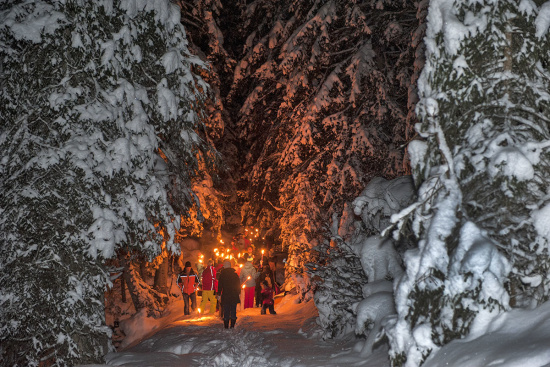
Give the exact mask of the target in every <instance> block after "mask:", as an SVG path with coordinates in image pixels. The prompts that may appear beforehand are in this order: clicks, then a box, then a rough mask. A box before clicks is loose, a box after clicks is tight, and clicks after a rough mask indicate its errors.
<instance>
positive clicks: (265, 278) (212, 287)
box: [177, 247, 278, 329]
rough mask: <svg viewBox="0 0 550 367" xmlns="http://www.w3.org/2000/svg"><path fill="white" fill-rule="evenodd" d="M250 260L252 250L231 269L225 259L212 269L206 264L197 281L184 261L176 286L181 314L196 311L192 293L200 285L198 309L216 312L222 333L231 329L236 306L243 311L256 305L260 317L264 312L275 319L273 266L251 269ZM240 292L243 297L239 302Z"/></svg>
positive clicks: (211, 265)
mask: <svg viewBox="0 0 550 367" xmlns="http://www.w3.org/2000/svg"><path fill="white" fill-rule="evenodd" d="M239 260H241V259H239ZM254 260H255V256H254V254H253V249H252V247H249V248H248V249H247V253H246V254H245V256H243V257H242V260H241V264H236V266H234V264H235V262H234V261H232V260H229V259H226V260H225V261H223V262H219V263H218V264H217V266H214V262H213V260H209V261H208V266H207V267H206V268H205V269H204V270H203V271H202V274H201V276H200V277H199V274H197V273H196V272H195V271H194V270H193V268H192V267H191V262H189V261H187V262H186V263H185V266H184V269H183V271H182V272H181V273H180V274H179V275H178V279H177V285H178V287H179V288H180V290H181V292H182V295H183V300H184V314H185V315H189V314H190V311H189V309H190V307H191V310H192V311H194V310H195V309H196V305H197V295H196V291H197V288H198V285H199V282H200V281H202V301H201V304H200V307H199V308H200V310H203V311H204V310H205V308H206V304H207V303H210V313H211V314H214V313H215V312H216V310H217V309H219V310H220V315H221V316H222V318H223V322H224V327H225V328H226V329H227V328H234V327H235V323H236V321H237V305H238V304H239V303H241V304H242V308H243V309H246V308H251V307H254V305H256V307H261V314H262V315H264V314H266V311H267V310H269V313H270V314H273V315H275V314H276V312H275V308H274V304H275V302H274V295H275V294H276V293H277V289H278V285H277V283H276V282H275V274H274V272H273V270H272V269H271V268H272V267H274V265H273V264H274V263H273V262H271V263H272V265H271V266H270V264H269V262H265V263H264V264H261V263H260V266H261V265H263V266H261V267H260V266H254V263H255V262H254ZM257 264H258V263H257ZM199 278H201V279H199ZM241 291H242V292H243V293H244V295H243V297H242V298H243V300H242V301H241ZM218 300H219V303H218Z"/></svg>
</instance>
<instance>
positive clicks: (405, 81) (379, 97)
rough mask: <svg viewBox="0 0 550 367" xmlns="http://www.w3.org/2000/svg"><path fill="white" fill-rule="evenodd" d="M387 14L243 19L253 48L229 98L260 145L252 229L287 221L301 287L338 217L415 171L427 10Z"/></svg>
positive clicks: (291, 4)
mask: <svg viewBox="0 0 550 367" xmlns="http://www.w3.org/2000/svg"><path fill="white" fill-rule="evenodd" d="M377 4H378V5H380V7H378V8H376V6H375V5H374V4H371V3H370V2H368V3H367V2H364V3H363V2H359V3H354V4H352V5H350V3H349V2H347V1H336V0H329V1H316V2H313V1H291V0H289V1H283V2H279V3H278V4H277V6H275V5H274V4H273V2H267V1H260V2H254V3H253V4H250V6H248V7H247V8H246V10H245V13H244V14H245V16H246V19H247V23H246V24H248V25H249V28H247V29H250V31H247V32H246V33H247V34H249V37H248V39H247V42H246V44H245V54H244V55H243V57H242V58H241V59H240V61H239V62H238V63H237V67H236V70H235V80H234V86H233V89H232V93H231V94H230V98H231V101H232V102H233V103H241V104H240V105H241V108H240V119H239V122H238V126H239V129H240V131H242V133H243V135H246V136H247V137H248V136H252V137H254V141H252V142H251V143H249V145H250V154H249V156H248V158H247V161H246V165H247V167H248V168H247V172H249V173H248V175H247V177H246V179H247V180H248V185H249V186H248V198H247V199H248V204H249V205H248V206H247V208H246V213H245V215H244V217H245V219H247V218H252V219H253V220H258V221H259V222H262V221H263V218H264V217H268V213H269V212H274V211H277V210H279V212H278V213H277V217H279V218H280V221H279V223H280V231H281V239H282V241H283V244H284V246H285V247H286V248H288V250H289V253H290V256H291V258H290V261H289V262H288V263H287V264H288V267H287V274H289V275H291V274H293V273H294V274H295V275H292V276H293V278H294V282H295V283H297V284H299V287H301V284H305V285H307V284H309V283H308V280H307V279H304V278H303V276H305V273H304V272H303V270H304V268H303V264H304V263H307V262H308V261H309V260H308V258H307V257H308V253H309V250H310V249H311V247H312V246H315V245H316V244H318V243H319V239H320V238H322V237H319V238H316V237H315V236H317V235H321V232H322V231H323V228H324V224H323V223H327V222H328V221H330V218H331V215H332V213H333V212H340V211H341V210H342V208H343V205H344V203H345V202H346V201H348V202H351V200H353V199H354V198H355V197H356V196H357V195H358V194H359V193H360V190H361V189H362V188H363V187H364V186H365V184H366V182H368V180H369V179H370V178H372V177H373V176H375V175H384V176H387V177H391V176H394V175H399V174H403V173H405V172H407V169H408V168H407V164H406V159H405V157H404V150H403V149H400V147H401V146H402V145H403V144H404V143H405V142H406V141H407V140H408V138H409V133H410V131H409V127H410V125H409V122H410V120H409V119H410V118H412V117H411V116H412V114H409V112H410V111H411V110H410V109H411V108H413V107H414V103H415V102H416V97H415V95H416V94H415V93H414V87H411V80H412V79H413V78H414V75H415V74H414V73H415V65H414V61H415V59H416V58H417V56H416V55H415V50H416V48H415V47H420V43H419V42H418V39H419V38H418V37H416V36H417V35H418V32H417V33H415V32H416V31H417V30H418V27H419V20H418V19H417V17H416V12H417V4H412V3H403V2H391V1H388V2H384V3H381V2H379V3H377ZM261 12H263V13H267V14H270V16H259V14H260V13H261ZM420 33H421V31H420ZM413 37H416V38H414V41H413ZM413 42H416V43H415V47H410V45H411V44H412V43H413ZM420 58H421V57H420ZM279 223H273V224H272V226H271V227H274V226H277V225H279ZM295 254H296V255H297V256H298V258H296V259H293V258H292V257H293V256H294V255H295ZM299 278H302V279H299ZM289 284H292V283H291V282H290V279H289Z"/></svg>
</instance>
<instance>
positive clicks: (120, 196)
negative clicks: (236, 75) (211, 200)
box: [0, 0, 206, 366]
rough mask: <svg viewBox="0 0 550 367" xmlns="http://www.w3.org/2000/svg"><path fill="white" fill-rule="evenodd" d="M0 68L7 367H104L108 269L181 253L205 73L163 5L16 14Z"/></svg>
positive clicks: (7, 19)
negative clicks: (127, 258) (131, 255)
mask: <svg viewBox="0 0 550 367" xmlns="http://www.w3.org/2000/svg"><path fill="white" fill-rule="evenodd" d="M0 58H1V63H2V64H1V67H0V79H1V80H0V85H1V89H0V105H1V106H2V108H0V121H2V123H1V124H0V187H1V190H0V243H1V246H0V287H1V288H0V355H1V357H0V359H2V362H3V364H6V365H10V366H37V365H39V364H41V365H58V366H66V365H71V366H73V365H77V364H80V363H95V362H100V361H101V360H102V359H103V355H104V354H105V353H106V352H107V351H108V350H109V341H108V338H109V336H110V330H109V328H107V327H106V326H105V313H104V302H103V295H104V291H105V288H106V286H108V285H109V284H110V281H109V276H108V274H107V273H106V271H105V270H104V265H103V263H104V260H105V259H107V258H111V257H113V256H115V255H116V254H117V252H118V251H121V252H124V253H126V252H128V251H132V250H135V251H139V252H142V253H145V254H146V255H148V256H152V255H154V254H158V253H159V252H160V250H161V244H162V243H163V241H165V245H166V249H167V250H169V251H177V246H176V245H175V244H174V242H173V237H174V234H175V232H176V230H177V227H178V225H179V220H178V217H177V215H176V213H174V211H173V210H172V208H171V206H170V205H169V203H168V198H167V196H168V195H167V187H166V186H167V185H168V184H169V183H170V182H171V180H170V175H171V176H172V177H173V178H174V177H177V182H179V187H178V190H179V192H180V193H181V195H182V196H181V197H182V201H181V206H182V207H186V206H188V205H189V203H190V202H192V201H193V194H192V192H191V190H190V183H189V181H190V178H191V177H192V176H193V175H194V171H195V169H196V168H197V164H196V158H195V156H196V154H197V150H198V149H199V146H200V144H201V142H200V139H199V137H198V135H197V133H196V132H195V130H196V129H197V126H198V125H197V121H198V117H199V114H200V108H201V107H200V104H201V99H202V96H203V92H204V91H205V90H206V85H205V84H204V83H203V82H202V81H201V80H200V78H198V77H197V76H196V75H195V74H194V73H193V72H192V71H191V68H195V67H201V65H202V64H201V63H200V62H198V61H197V60H196V59H194V58H193V57H192V56H190V55H189V53H188V51H187V47H186V39H185V32H184V30H183V27H182V26H181V24H180V15H179V9H178V8H177V7H176V6H174V5H173V4H171V3H170V2H169V1H164V0H159V1H132V0H123V1H115V2H109V1H101V2H96V1H84V0H69V1H29V2H21V1H12V0H8V1H7V2H6V1H5V2H3V3H2V5H0ZM161 150H162V153H163V154H162V155H163V157H164V158H165V160H163V159H161V158H160V151H161ZM174 181H175V180H173V181H172V182H174ZM161 232H162V233H164V237H163V236H162V235H161V234H160V233H161Z"/></svg>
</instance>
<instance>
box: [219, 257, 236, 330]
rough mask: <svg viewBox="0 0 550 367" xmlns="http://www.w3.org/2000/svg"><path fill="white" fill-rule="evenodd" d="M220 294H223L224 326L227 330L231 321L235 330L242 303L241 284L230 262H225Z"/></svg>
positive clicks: (220, 281) (221, 301)
mask: <svg viewBox="0 0 550 367" xmlns="http://www.w3.org/2000/svg"><path fill="white" fill-rule="evenodd" d="M218 292H219V293H220V294H221V300H220V303H221V307H222V308H223V326H224V327H225V328H226V329H227V328H228V327H229V322H230V321H231V328H234V327H235V322H236V321H237V304H238V303H240V302H241V300H240V295H241V282H240V281H239V276H238V275H237V273H236V272H235V269H233V268H232V267H231V262H230V261H229V260H226V261H224V262H223V269H222V271H221V272H220V279H219V281H218Z"/></svg>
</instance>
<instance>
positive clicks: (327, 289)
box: [309, 238, 366, 338]
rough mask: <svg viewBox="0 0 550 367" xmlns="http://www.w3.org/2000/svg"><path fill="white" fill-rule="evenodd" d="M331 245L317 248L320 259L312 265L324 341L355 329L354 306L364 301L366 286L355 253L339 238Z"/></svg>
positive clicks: (363, 274) (311, 271)
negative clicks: (362, 289) (363, 286)
mask: <svg viewBox="0 0 550 367" xmlns="http://www.w3.org/2000/svg"><path fill="white" fill-rule="evenodd" d="M331 244H332V245H331ZM331 244H329V243H325V244H324V245H321V246H319V247H318V248H316V250H317V251H318V254H319V258H318V259H317V261H316V263H315V264H310V265H309V267H310V274H311V275H312V279H313V281H314V282H315V285H316V287H315V288H314V289H315V292H314V298H313V299H314V301H315V306H316V307H317V310H318V311H319V319H318V323H319V325H320V326H321V327H322V329H323V337H324V338H337V337H340V336H343V335H345V334H348V333H350V332H352V331H353V330H354V328H355V315H354V305H355V304H356V303H357V302H359V301H360V300H361V299H362V296H361V286H362V285H363V284H365V283H366V277H365V273H364V271H363V269H362V267H361V263H360V260H359V257H358V256H357V255H356V254H355V253H354V252H353V250H352V249H351V248H350V247H349V246H348V245H347V244H346V243H345V242H343V241H341V240H339V239H338V238H335V239H333V241H332V242H331Z"/></svg>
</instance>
